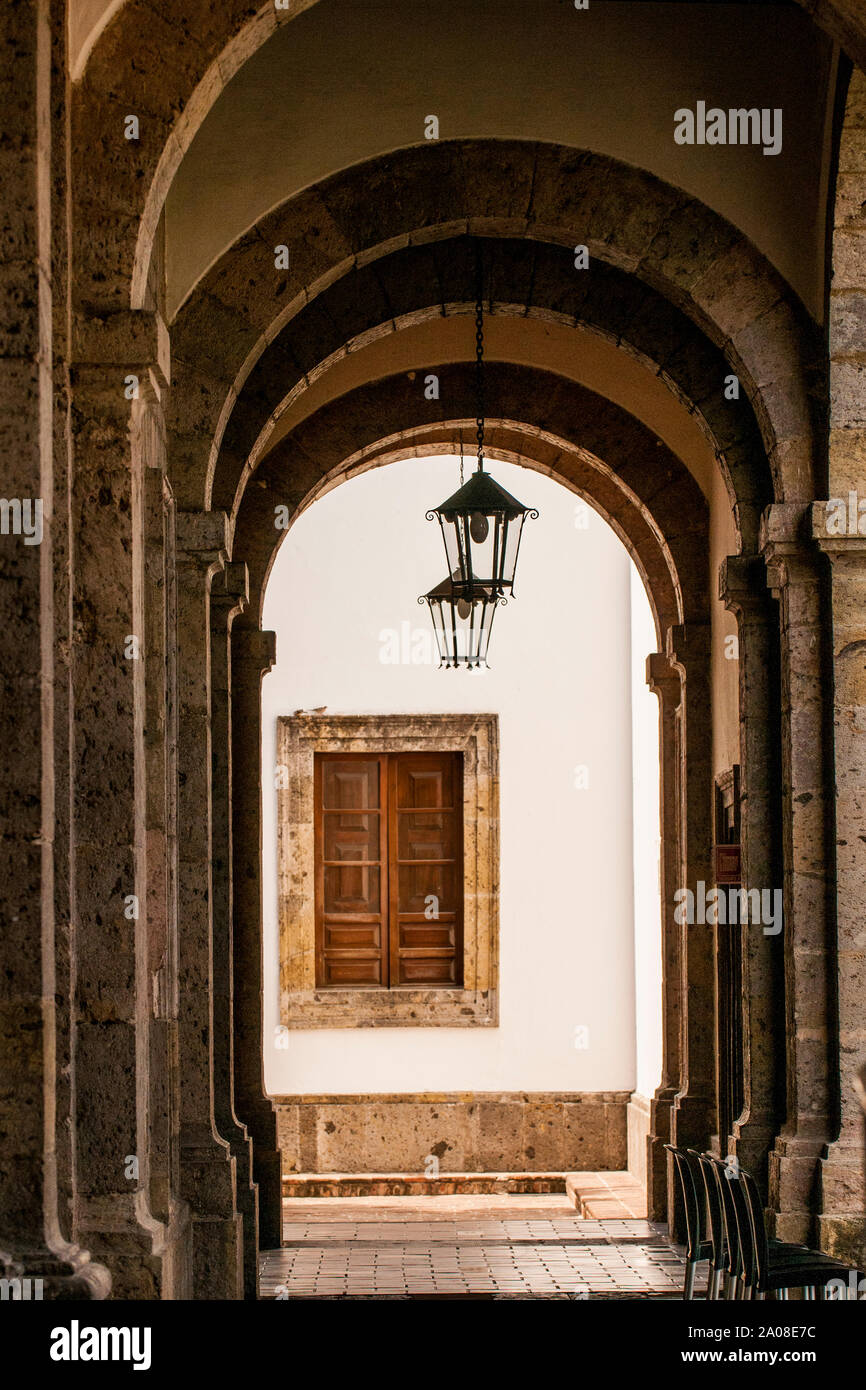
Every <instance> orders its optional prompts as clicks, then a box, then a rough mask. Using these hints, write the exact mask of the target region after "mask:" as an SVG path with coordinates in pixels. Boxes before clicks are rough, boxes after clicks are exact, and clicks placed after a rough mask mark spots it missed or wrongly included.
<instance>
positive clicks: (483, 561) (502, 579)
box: [427, 464, 538, 597]
mask: <svg viewBox="0 0 866 1390" xmlns="http://www.w3.org/2000/svg"><path fill="white" fill-rule="evenodd" d="M528 516H531V517H537V516H538V512H537V511H534V510H530V509H529V508H528V507H524V506H523V503H522V502H518V500H517V498H516V497H512V495H511V493H510V492H506V491H505V488H504V487H500V485H499V483H497V482H496V480H495V478H491V476H490V474H489V473H486V472H485V471H484V469H483V467H482V466H481V465H480V464H479V467H478V471H477V472H475V473H473V475H472V477H471V478H470V479H469V482H468V483H466V484H464V486H463V487H461V488H459V489H458V491H457V492H455V493H454V495H453V496H452V497H449V498H448V500H447V501H446V502H443V503H442V505H441V506H439V507H435V508H434V509H433V510H432V511H430V512H428V513H427V520H428V521H432V520H433V519H434V518H435V519H436V520H438V522H439V525H440V527H441V529H442V539H443V541H444V542H445V556H446V559H447V561H448V571H449V573H450V574H452V575H453V576H454V579H453V582H454V584H455V585H457V586H458V587H459V588H460V589H462V590H463V592H464V593H466V594H471V593H472V592H473V591H474V589H475V588H479V587H480V588H481V589H487V590H489V591H490V592H491V593H493V594H498V595H500V596H502V597H504V596H506V595H509V594H511V593H512V592H513V589H514V571H515V569H516V568H517V554H518V550H519V549H520V537H521V534H522V532H523V523H524V522H525V520H526V518H527V517H528Z"/></svg>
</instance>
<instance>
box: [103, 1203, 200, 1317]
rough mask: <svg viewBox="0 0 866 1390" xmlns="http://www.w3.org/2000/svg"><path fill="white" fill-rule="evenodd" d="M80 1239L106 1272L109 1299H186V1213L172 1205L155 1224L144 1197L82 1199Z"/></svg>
mask: <svg viewBox="0 0 866 1390" xmlns="http://www.w3.org/2000/svg"><path fill="white" fill-rule="evenodd" d="M81 1234H82V1237H83V1238H84V1239H85V1240H86V1241H87V1244H88V1247H89V1248H90V1249H91V1250H92V1251H93V1252H94V1253H95V1254H97V1255H98V1256H99V1258H100V1260H102V1261H103V1262H104V1263H105V1265H106V1266H107V1267H108V1269H109V1270H110V1271H111V1296H112V1298H115V1299H141V1300H146V1301H154V1300H158V1301H161V1300H165V1299H177V1298H189V1297H191V1280H190V1277H189V1270H190V1226H189V1209H188V1207H187V1205H186V1203H185V1202H178V1203H174V1204H173V1207H172V1211H171V1214H170V1218H169V1221H168V1222H167V1223H165V1222H162V1221H157V1220H156V1219H155V1218H154V1217H153V1216H152V1215H151V1213H150V1211H149V1210H148V1207H147V1201H146V1197H145V1194H144V1193H143V1192H137V1193H128V1194H118V1195H116V1196H109V1197H99V1198H85V1199H83V1201H82V1204H81Z"/></svg>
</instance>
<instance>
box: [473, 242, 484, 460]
mask: <svg viewBox="0 0 866 1390" xmlns="http://www.w3.org/2000/svg"><path fill="white" fill-rule="evenodd" d="M476 269H477V275H478V297H477V299H476V301H475V404H476V422H475V423H476V426H477V428H476V436H477V438H478V467H479V469H483V467H484V279H483V274H482V264H481V242H480V241H479V242H477V243H476Z"/></svg>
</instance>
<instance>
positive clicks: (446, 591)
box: [418, 572, 493, 603]
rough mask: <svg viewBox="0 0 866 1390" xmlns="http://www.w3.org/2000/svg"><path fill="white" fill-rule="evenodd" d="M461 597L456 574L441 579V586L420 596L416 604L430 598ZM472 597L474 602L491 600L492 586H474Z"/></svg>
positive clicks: (458, 578)
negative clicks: (474, 590)
mask: <svg viewBox="0 0 866 1390" xmlns="http://www.w3.org/2000/svg"><path fill="white" fill-rule="evenodd" d="M463 597H464V595H463V593H462V592H461V591H460V576H459V572H458V573H457V574H456V575H453V576H449V577H448V578H446V579H443V580H442V582H441V584H437V585H436V586H435V588H433V589H431V590H430V591H429V593H426V594H422V595H421V597H420V598H419V600H418V602H419V603H423V602H424V600H425V599H431V598H432V599H458V598H463ZM474 597H475V599H476V600H477V599H491V598H492V597H493V588H492V586H491V585H490V584H478V585H476V592H475V596H474Z"/></svg>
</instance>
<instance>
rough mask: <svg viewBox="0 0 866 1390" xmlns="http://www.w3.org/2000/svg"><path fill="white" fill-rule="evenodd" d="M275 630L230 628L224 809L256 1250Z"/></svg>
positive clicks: (262, 1144)
mask: <svg viewBox="0 0 866 1390" xmlns="http://www.w3.org/2000/svg"><path fill="white" fill-rule="evenodd" d="M275 642H276V639H275V634H274V633H273V632H261V631H259V630H258V629H256V628H245V627H243V628H241V627H235V628H234V629H233V631H232V810H233V861H234V868H233V874H234V886H235V887H234V931H235V935H234V959H235V1001H234V1003H235V1098H236V1099H235V1104H236V1108H237V1113H238V1116H239V1118H240V1120H241V1121H242V1122H243V1124H244V1125H246V1127H247V1129H248V1131H249V1133H250V1134H251V1135H252V1138H253V1175H254V1178H255V1181H256V1184H257V1186H258V1191H259V1240H260V1242H261V1245H262V1248H263V1249H272V1248H275V1247H277V1246H279V1245H280V1244H281V1241H282V1194H281V1181H282V1174H281V1171H280V1151H279V1145H278V1142H277V1117H276V1111H275V1109H274V1106H273V1104H272V1103H271V1101H270V1100H269V1099H268V1097H267V1096H266V1094H265V1089H264V1074H263V1061H262V1052H263V1045H264V1046H268V1045H271V1046H273V1045H274V1042H275V1040H274V1039H265V1038H264V1037H263V1029H264V1007H263V974H262V764H261V759H262V676H263V675H264V674H265V672H266V671H269V670H270V669H271V667H272V665H273V664H274V661H275V660H276V646H275Z"/></svg>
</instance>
